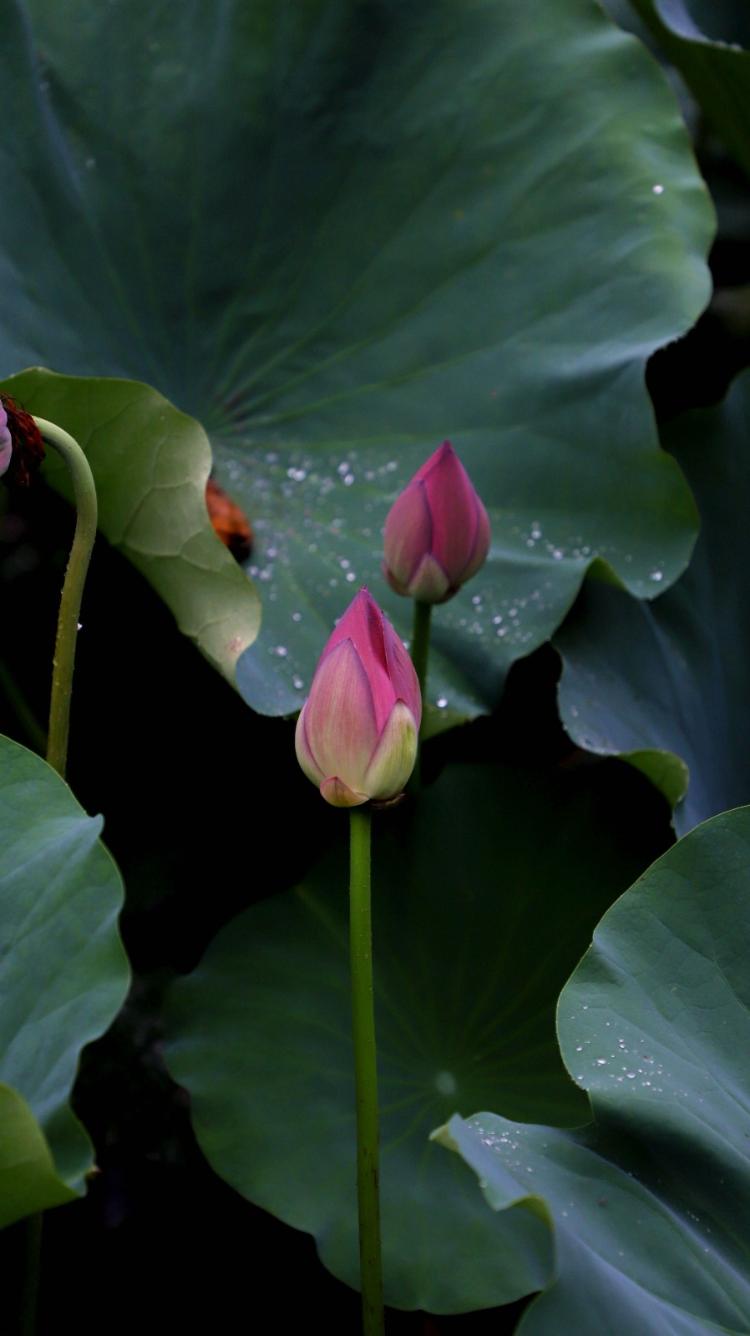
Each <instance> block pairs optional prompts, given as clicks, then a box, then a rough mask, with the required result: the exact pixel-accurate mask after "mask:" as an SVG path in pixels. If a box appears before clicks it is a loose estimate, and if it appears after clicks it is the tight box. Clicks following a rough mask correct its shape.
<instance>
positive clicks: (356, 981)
mask: <svg viewBox="0 0 750 1336" xmlns="http://www.w3.org/2000/svg"><path fill="white" fill-rule="evenodd" d="M350 821H351V828H350V835H351V844H350V882H349V885H350V901H349V905H350V908H349V937H350V949H351V971H352V1020H353V1030H354V1075H355V1091H356V1107H357V1199H358V1204H359V1262H360V1284H361V1289H362V1330H363V1333H364V1336H383V1331H384V1317H383V1273H382V1262H381V1255H380V1198H379V1184H378V1158H379V1144H378V1139H379V1131H378V1077H377V1057H376V1048H375V998H374V988H373V974H372V918H371V909H370V811H369V808H362V807H357V808H353V809H352V810H351V812H350Z"/></svg>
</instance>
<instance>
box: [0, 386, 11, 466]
mask: <svg viewBox="0 0 750 1336" xmlns="http://www.w3.org/2000/svg"><path fill="white" fill-rule="evenodd" d="M12 454H13V441H12V439H11V434H10V428H9V426H8V414H7V413H6V411H5V409H4V407H3V405H2V402H0V478H2V476H3V474H4V473H7V471H8V468H9V466H10V461H11V456H12Z"/></svg>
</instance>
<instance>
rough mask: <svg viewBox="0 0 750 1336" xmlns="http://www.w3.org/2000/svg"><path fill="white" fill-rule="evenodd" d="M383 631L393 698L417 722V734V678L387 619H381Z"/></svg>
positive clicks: (419, 703)
mask: <svg viewBox="0 0 750 1336" xmlns="http://www.w3.org/2000/svg"><path fill="white" fill-rule="evenodd" d="M383 631H384V636H385V652H386V656H387V659H388V672H389V676H390V681H391V687H392V690H393V694H394V698H395V699H396V700H400V701H403V702H404V704H405V705H406V706H407V708H408V709H409V710H410V711H411V713H412V715H413V716H414V718H415V719H416V721H417V732H418V731H419V725H420V723H421V720H422V693H421V691H420V690H419V678H418V677H417V674H416V671H415V669H414V664H413V663H412V661H411V659H410V657H409V655H408V654H407V652H406V650H405V649H404V646H403V644H402V642H401V639H400V637H399V636H398V635H397V634H396V632H395V631H394V629H393V627H392V626H391V623H390V622H389V621H388V618H387V617H383ZM389 717H390V715H389ZM381 732H382V730H381Z"/></svg>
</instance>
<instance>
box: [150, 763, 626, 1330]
mask: <svg viewBox="0 0 750 1336" xmlns="http://www.w3.org/2000/svg"><path fill="white" fill-rule="evenodd" d="M621 773H622V772H620V771H617V772H615V775H614V776H613V774H612V772H607V771H605V772H604V775H605V776H606V775H607V774H609V783H608V782H606V779H605V778H604V777H603V776H602V775H601V773H600V768H599V767H597V774H596V775H595V776H594V775H592V774H591V773H590V772H586V773H584V774H581V773H579V774H577V775H573V776H570V775H569V776H566V777H564V778H555V779H548V780H541V779H536V778H533V777H531V776H529V775H526V774H525V773H523V772H516V771H511V770H503V769H497V768H494V767H457V768H455V769H452V770H448V771H446V772H445V773H444V774H443V775H442V777H441V779H440V783H439V784H437V785H436V786H435V787H434V788H433V789H430V790H427V791H425V792H424V793H423V794H422V795H421V797H420V801H419V804H418V805H415V806H414V807H412V806H411V805H409V806H408V808H407V810H403V808H402V809H398V810H396V811H392V812H390V813H387V814H384V815H383V816H382V817H378V818H377V820H376V829H375V850H376V860H375V870H374V925H375V926H374V935H375V951H374V956H375V973H376V999H377V1027H378V1045H379V1062H380V1096H381V1104H382V1140H383V1158H382V1193H383V1232H384V1240H383V1242H384V1266H385V1285H386V1296H387V1300H388V1302H389V1303H391V1304H394V1305H396V1306H399V1307H404V1308H426V1309H429V1310H431V1311H434V1312H451V1311H460V1310H465V1309H471V1308H481V1307H484V1306H491V1305H493V1304H496V1303H502V1302H506V1301H508V1300H510V1299H514V1298H517V1297H518V1296H519V1295H522V1294H526V1293H529V1292H531V1291H532V1290H534V1289H535V1288H538V1287H539V1283H540V1282H539V1277H540V1275H543V1274H544V1275H546V1268H547V1267H548V1265H549V1246H550V1245H549V1239H548V1237H547V1232H546V1229H545V1227H544V1224H543V1222H541V1221H540V1220H539V1219H538V1218H537V1217H536V1215H535V1214H534V1213H533V1212H529V1211H528V1210H526V1209H521V1210H519V1211H517V1212H514V1213H513V1214H512V1216H508V1217H506V1218H505V1220H504V1221H503V1222H502V1223H501V1226H500V1228H501V1232H502V1248H501V1252H502V1260H501V1262H500V1265H499V1266H497V1265H496V1258H497V1235H496V1232H495V1230H496V1222H495V1221H494V1219H493V1217H492V1216H491V1215H490V1213H489V1212H488V1211H487V1208H486V1206H485V1205H484V1203H483V1202H482V1200H481V1198H480V1196H479V1194H476V1193H474V1196H472V1192H473V1184H472V1183H471V1181H470V1179H469V1178H468V1176H465V1175H464V1174H463V1172H462V1171H461V1167H460V1166H459V1165H458V1161H455V1160H453V1159H451V1158H449V1157H447V1156H443V1155H442V1152H441V1151H440V1150H439V1149H438V1148H436V1147H431V1146H430V1145H429V1144H428V1141H427V1137H428V1134H429V1132H430V1130H431V1129H432V1128H433V1127H434V1126H435V1125H436V1123H437V1122H440V1121H441V1120H444V1119H445V1118H446V1117H448V1116H449V1115H450V1114H451V1113H452V1112H453V1111H454V1110H455V1109H456V1108H459V1109H461V1110H462V1111H463V1112H464V1113H466V1114H468V1113H470V1112H471V1111H472V1110H474V1109H476V1108H478V1107H486V1106H488V1105H491V1104H492V1103H495V1104H496V1105H497V1106H499V1107H501V1108H503V1110H504V1111H505V1112H506V1113H507V1114H508V1115H509V1116H511V1117H532V1118H537V1119H538V1118H545V1119H547V1120H550V1121H552V1122H554V1123H558V1124H561V1125H573V1124H575V1123H578V1122H582V1121H585V1119H586V1117H587V1113H588V1109H587V1105H586V1102H585V1099H584V1098H583V1096H582V1095H581V1093H580V1091H578V1090H576V1088H575V1086H574V1084H573V1082H571V1081H570V1080H569V1079H568V1077H567V1075H566V1074H565V1073H564V1071H563V1068H562V1064H561V1061H560V1057H559V1053H558V1049H557V1044H556V1040H555V1030H554V1007H555V1002H556V999H557V995H558V992H559V989H560V987H561V985H562V983H563V981H564V979H565V978H566V977H567V975H568V973H569V971H570V969H571V968H572V967H573V965H574V964H575V963H576V961H577V960H578V959H579V957H580V955H581V953H582V951H583V950H584V949H585V947H586V945H587V944H588V942H589V940H590V934H591V931H592V929H593V927H594V924H595V923H596V921H597V919H598V918H599V917H600V915H601V913H602V911H603V910H604V909H605V907H606V906H608V905H609V904H610V903H611V902H612V899H613V898H614V896H615V895H616V894H618V893H619V892H620V891H621V890H622V889H624V887H625V886H626V885H627V884H628V880H629V877H630V874H632V872H633V870H634V869H635V868H639V867H643V866H644V858H645V859H646V860H647V859H648V857H649V853H648V852H645V851H644V847H643V844H642V842H640V841H639V839H638V837H635V838H634V836H633V830H632V818H631V815H630V810H629V812H628V819H627V821H624V820H622V819H621V818H617V817H616V816H615V815H614V812H613V808H615V809H616V810H619V807H618V804H617V802H616V801H615V800H614V798H613V789H612V783H613V780H614V779H615V778H617V775H618V774H621ZM632 783H633V784H634V786H635V791H637V795H638V796H637V798H636V803H635V805H636V807H637V806H638V800H639V799H642V797H643V793H644V792H645V793H646V794H647V793H648V789H647V787H646V786H644V787H643V789H641V788H640V786H639V783H638V781H636V780H635V777H633V779H632ZM629 796H630V795H629ZM619 797H620V802H622V794H620V795H619ZM405 806H406V805H405ZM627 806H628V808H629V809H630V808H631V807H632V799H631V801H629V802H628V803H627ZM346 826H347V823H346V821H345V820H344V819H343V818H342V840H343V839H344V836H345V833H346ZM346 879H347V877H346V867H345V865H344V861H343V859H342V860H341V862H336V861H335V860H334V862H333V863H329V864H328V865H327V866H325V867H323V868H322V869H320V870H319V872H318V873H317V874H314V875H313V876H311V877H310V879H309V880H308V881H306V882H305V883H303V884H302V885H301V886H299V887H298V888H297V889H296V890H294V891H291V892H288V893H285V894H284V895H281V896H277V897H274V898H272V899H271V900H269V901H266V902H264V903H262V904H259V905H257V906H255V907H253V908H252V909H250V910H248V911H247V912H246V913H244V914H243V915H241V916H240V917H239V918H237V919H235V920H234V921H233V922H231V923H229V924H228V925H227V927H226V928H224V929H223V930H222V932H221V933H220V934H219V936H218V937H217V939H216V940H215V942H214V943H213V944H212V946H211V947H210V948H209V951H208V953H207V955H206V957H205V959H204V960H203V962H202V963H201V965H200V966H199V967H198V969H197V970H196V971H195V972H194V973H193V974H192V975H190V976H189V977H186V978H185V979H184V980H182V981H179V982H178V983H177V984H176V986H175V989H174V993H173V996H172V999H171V1004H170V1007H169V1009H168V1014H167V1021H166V1033H167V1047H166V1054H167V1061H168V1063H169V1066H170V1069H171V1071H172V1073H173V1074H174V1076H175V1077H176V1079H177V1080H178V1081H179V1082H181V1083H182V1084H183V1085H185V1086H186V1087H187V1088H188V1090H189V1091H190V1094H191V1097H192V1104H193V1117H194V1126H195V1130H196V1133H197V1136H198V1139H199V1142H200V1144H201V1146H202V1148H203V1150H204V1152H205V1154H206V1156H207V1157H208V1159H209V1161H210V1163H211V1164H212V1166H213V1167H214V1169H215V1170H216V1171H217V1173H219V1174H221V1176H222V1177H223V1178H225V1179H227V1180H228V1182H230V1183H231V1184H232V1185H233V1186H234V1187H235V1188H237V1189H238V1191H240V1192H241V1193H243V1194H244V1195H245V1196H246V1197H249V1198H250V1199H251V1200H252V1201H254V1202H257V1203H259V1204H260V1205H261V1206H263V1207H265V1208H266V1209H268V1210H270V1211H273V1213H274V1214H275V1215H278V1216H280V1217H281V1219H283V1220H285V1221H287V1222H288V1223H290V1224H292V1225H295V1226H297V1227H298V1228H300V1229H305V1230H308V1231H309V1232H310V1233H312V1234H314V1235H315V1237H316V1240H317V1246H318V1250H319V1253H320V1256H321V1259H322V1260H323V1262H324V1263H325V1265H326V1266H328V1267H329V1268H330V1269H331V1270H332V1271H333V1272H334V1273H335V1274H336V1275H337V1276H339V1277H340V1278H342V1279H343V1280H345V1281H347V1282H348V1283H349V1284H351V1285H356V1284H357V1282H358V1258H357V1224H356V1204H355V1192H354V1181H355V1169H354V1163H355V1159H354V1155H355V1131H354V1091H353V1077H352V1061H353V1059H352V1044H351V1035H350V1026H351V1021H350V1002H349V963H348V935H347V893H346Z"/></svg>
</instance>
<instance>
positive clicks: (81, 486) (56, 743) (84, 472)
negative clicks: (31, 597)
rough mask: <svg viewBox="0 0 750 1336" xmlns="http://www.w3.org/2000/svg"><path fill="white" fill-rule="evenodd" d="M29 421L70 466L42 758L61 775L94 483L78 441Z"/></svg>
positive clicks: (42, 421) (94, 510)
mask: <svg viewBox="0 0 750 1336" xmlns="http://www.w3.org/2000/svg"><path fill="white" fill-rule="evenodd" d="M34 421H35V422H36V425H37V427H38V428H39V430H40V432H41V433H42V436H43V437H44V439H45V441H47V443H48V444H49V445H51V446H52V448H53V450H56V451H57V453H58V454H59V455H61V456H62V458H63V459H64V460H65V463H66V465H67V467H68V469H69V470H70V475H71V478H72V480H73V493H74V497H75V507H76V527H75V533H74V535H73V544H72V547H71V549H70V557H69V559H68V567H67V570H66V572H65V580H64V582H63V588H62V595H61V597H60V611H59V613H58V618H57V636H56V639H55V654H54V659H53V664H52V694H51V698H50V710H49V731H48V733H47V761H48V762H49V764H50V765H51V766H52V768H53V769H54V770H56V771H57V773H58V774H59V775H61V776H62V777H63V778H64V777H65V767H66V764H67V759H68V736H69V733H70V698H71V695H72V691H73V669H74V667H75V657H76V642H77V640H78V619H79V616H80V612H81V599H82V597H83V586H84V584H85V582H86V572H87V571H88V568H89V561H90V560H91V552H92V549H93V546H94V539H95V538H96V517H97V507H96V487H95V486H94V477H93V474H92V472H91V468H90V466H89V462H88V460H87V458H86V456H85V454H84V453H83V450H82V449H81V447H80V445H79V444H78V442H77V441H74V439H73V437H72V436H69V435H68V433H67V432H66V431H63V429H62V427H58V426H56V424H55V423H54V422H47V421H45V419H44V418H35V419H34Z"/></svg>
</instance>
